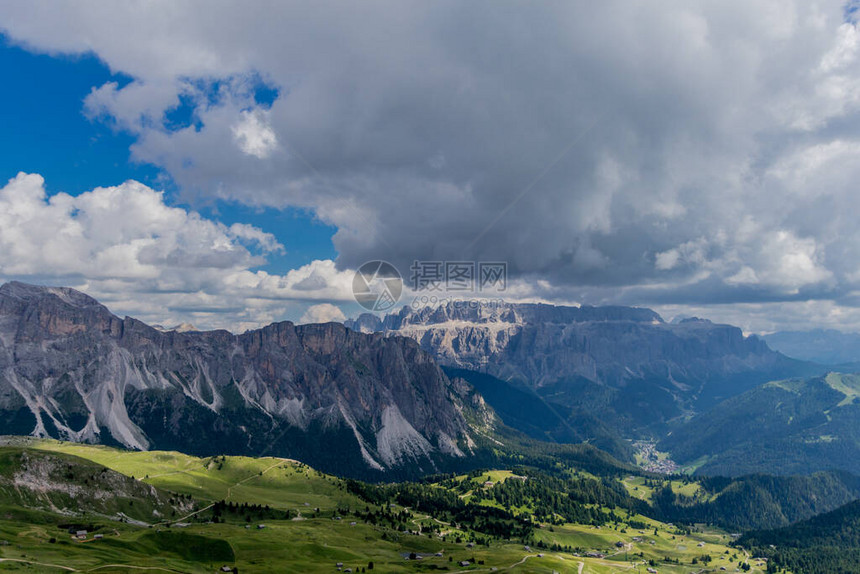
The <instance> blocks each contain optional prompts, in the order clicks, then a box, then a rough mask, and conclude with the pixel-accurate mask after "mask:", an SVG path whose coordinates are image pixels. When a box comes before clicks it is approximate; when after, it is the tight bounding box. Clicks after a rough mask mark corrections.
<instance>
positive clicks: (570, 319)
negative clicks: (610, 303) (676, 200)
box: [347, 302, 806, 435]
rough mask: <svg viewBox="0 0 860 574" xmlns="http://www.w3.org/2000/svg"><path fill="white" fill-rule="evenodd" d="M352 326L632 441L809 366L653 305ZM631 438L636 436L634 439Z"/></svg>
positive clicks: (478, 310)
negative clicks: (412, 346) (398, 340)
mask: <svg viewBox="0 0 860 574" xmlns="http://www.w3.org/2000/svg"><path fill="white" fill-rule="evenodd" d="M347 326H349V327H350V328H353V329H356V330H360V331H363V332H372V331H380V332H384V333H386V334H389V335H405V336H407V337H411V338H413V339H415V340H416V341H418V342H419V343H420V344H421V347H422V348H424V349H426V350H427V351H429V352H431V353H432V354H433V355H434V356H435V357H436V358H437V360H438V361H439V362H440V363H442V364H443V365H448V366H453V367H459V368H465V369H470V370H474V371H479V372H483V373H488V374H490V375H493V376H495V377H497V378H499V379H503V380H505V381H509V382H514V383H516V384H519V385H520V386H521V387H522V388H526V389H532V390H534V391H535V392H536V393H538V394H540V395H541V396H543V397H545V398H547V400H550V401H552V402H554V403H558V404H562V405H566V406H569V407H574V408H579V409H582V412H587V413H590V414H593V415H597V416H599V417H602V416H604V415H605V414H606V415H607V416H606V418H605V420H606V421H612V423H613V424H614V425H615V426H616V427H620V428H622V429H623V430H624V433H625V434H627V435H629V434H631V433H630V432H628V431H629V430H630V429H635V428H642V427H643V426H649V425H652V424H653V423H663V422H666V421H668V420H670V419H672V418H674V417H678V416H680V415H682V414H686V413H689V412H692V411H693V410H696V409H697V408H702V407H704V406H707V405H711V404H714V403H715V402H716V401H717V400H719V399H721V398H725V397H728V396H732V395H735V394H738V393H739V392H742V391H744V390H747V389H749V388H751V387H752V386H754V385H755V384H758V383H761V382H764V381H767V380H770V379H771V378H773V377H778V376H782V375H785V374H786V373H795V372H803V371H804V370H806V366H804V365H803V364H801V363H799V362H797V361H793V360H791V359H788V358H787V357H784V356H783V355H781V354H779V353H777V352H775V351H772V350H771V349H769V348H768V346H767V345H766V344H765V343H764V341H762V340H761V339H759V338H758V337H755V336H750V337H745V336H744V335H743V333H742V332H741V330H740V329H738V328H737V327H733V326H730V325H717V324H714V323H711V322H710V321H705V320H700V319H687V320H684V321H682V322H680V323H678V324H668V323H666V322H664V321H663V320H662V319H661V318H660V316H659V315H658V314H657V313H655V312H654V311H651V310H649V309H641V308H631V307H560V306H553V305H543V304H492V305H476V304H469V303H462V302H449V303H447V304H446V305H443V306H440V307H437V308H434V309H429V308H428V309H419V310H412V309H409V308H404V309H403V310H401V311H400V312H399V313H396V314H392V315H388V316H387V317H385V318H382V319H380V318H377V317H374V316H372V315H362V316H361V317H359V318H358V319H357V320H354V321H348V322H347ZM633 434H635V433H633Z"/></svg>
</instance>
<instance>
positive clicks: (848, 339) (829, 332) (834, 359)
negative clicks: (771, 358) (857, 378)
mask: <svg viewBox="0 0 860 574" xmlns="http://www.w3.org/2000/svg"><path fill="white" fill-rule="evenodd" d="M762 338H763V339H764V340H765V341H766V342H767V344H768V345H770V347H771V348H773V349H776V350H777V351H779V352H781V353H783V354H785V355H788V356H789V357H794V358H796V359H801V360H804V361H814V362H816V363H822V364H824V365H845V364H848V363H855V364H856V363H860V333H843V332H841V331H836V330H834V329H814V330H812V331H779V332H776V333H771V334H770V335H763V336H762Z"/></svg>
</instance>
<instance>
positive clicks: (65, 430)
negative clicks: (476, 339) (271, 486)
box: [0, 283, 471, 475]
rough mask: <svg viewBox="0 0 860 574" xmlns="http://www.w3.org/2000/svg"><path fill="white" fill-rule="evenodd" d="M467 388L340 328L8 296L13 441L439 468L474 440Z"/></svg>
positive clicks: (63, 293) (4, 319) (0, 316)
mask: <svg viewBox="0 0 860 574" xmlns="http://www.w3.org/2000/svg"><path fill="white" fill-rule="evenodd" d="M458 388H459V387H458V386H457V385H453V384H452V383H451V382H450V381H449V380H448V378H447V377H446V376H445V375H444V373H442V371H441V370H440V369H439V367H438V366H437V365H436V363H435V362H434V360H433V358H432V357H431V356H430V355H429V354H428V353H426V352H424V351H422V350H421V349H420V348H419V346H418V345H417V344H416V343H415V342H414V341H412V340H410V339H407V338H400V337H384V336H382V335H381V334H374V335H370V334H362V333H356V332H354V331H351V330H348V329H346V328H344V326H343V325H339V324H335V323H329V324H318V325H303V326H296V325H293V324H292V323H289V322H283V323H275V324H272V325H269V326H267V327H265V328H263V329H259V330H255V331H248V332H246V333H244V334H241V335H234V334H232V333H229V332H227V331H211V332H182V331H181V330H174V331H168V332H163V331H160V330H157V329H155V328H152V327H149V326H147V325H146V324H144V323H142V322H140V321H137V320H135V319H132V318H129V317H126V318H125V319H120V318H118V317H116V316H115V315H113V314H111V313H110V312H109V311H108V309H107V308H105V307H104V306H103V305H101V304H99V303H98V302H97V301H96V300H94V299H92V298H90V297H88V296H87V295H84V294H82V293H79V292H77V291H74V290H72V289H66V288H49V287H36V286H32V285H25V284H22V283H7V284H5V285H3V286H2V287H0V421H2V423H0V432H2V433H6V434H32V435H35V436H53V437H56V438H61V439H67V440H74V441H87V442H106V443H120V444H122V445H124V446H126V447H128V448H135V449H150V448H159V449H171V448H175V449H180V450H183V451H185V452H190V453H194V454H225V453H226V454H230V453H233V454H252V455H261V454H267V455H281V456H295V457H299V458H301V459H302V460H305V461H307V462H309V463H312V464H317V465H318V466H320V467H321V468H324V469H329V470H335V471H340V472H342V473H348V474H356V472H353V471H354V469H355V468H359V467H361V468H364V469H367V470H368V471H369V472H370V469H374V470H375V471H388V470H391V469H396V468H402V467H404V466H407V465H413V466H419V467H421V468H422V469H423V470H424V471H432V470H434V469H435V468H436V466H435V464H436V463H437V462H439V461H443V460H445V459H450V458H451V457H455V458H456V457H463V456H465V454H466V453H467V452H468V445H469V444H470V443H471V439H470V437H469V434H468V433H469V429H468V426H467V424H466V422H465V420H464V417H463V415H462V413H461V410H462V408H463V406H462V403H461V402H460V401H461V398H462V396H461V394H458V391H457V389H458ZM357 474H359V475H360V474H361V473H357Z"/></svg>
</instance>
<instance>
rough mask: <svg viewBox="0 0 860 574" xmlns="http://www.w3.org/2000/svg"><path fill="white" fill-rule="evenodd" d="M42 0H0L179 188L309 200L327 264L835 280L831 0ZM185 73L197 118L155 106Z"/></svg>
mask: <svg viewBox="0 0 860 574" xmlns="http://www.w3.org/2000/svg"><path fill="white" fill-rule="evenodd" d="M50 6H51V7H52V9H51V10H50V11H48V12H44V11H40V10H39V8H38V5H33V4H23V3H22V4H6V5H5V6H3V7H0V22H2V26H3V27H4V28H5V30H6V32H7V33H8V34H9V35H10V37H12V38H13V39H15V40H17V41H19V42H22V43H23V44H24V45H26V46H29V47H31V48H33V49H36V50H44V51H54V52H66V53H74V52H82V51H87V50H91V51H93V52H95V53H96V54H97V55H98V56H99V57H101V58H103V59H104V60H105V61H106V62H107V63H108V64H109V65H110V66H111V67H112V68H113V69H115V70H119V71H122V72H125V73H127V74H129V75H130V76H131V77H133V78H134V82H132V83H131V84H129V85H128V86H125V87H123V88H121V89H120V88H118V87H117V86H116V85H112V84H108V85H105V86H96V87H94V91H93V93H92V94H91V95H90V97H89V98H88V99H87V101H86V104H85V105H86V109H87V112H88V113H90V114H91V115H92V116H93V117H95V118H101V119H102V120H106V121H110V122H113V123H116V125H117V126H119V127H120V128H121V129H125V130H128V131H130V132H131V133H133V134H135V135H136V136H137V140H136V143H135V144H134V146H133V148H132V151H133V155H134V157H135V158H136V159H138V160H141V161H146V162H152V163H155V164H157V165H159V166H162V167H164V168H165V169H166V170H168V172H169V173H170V174H171V176H172V177H173V178H174V179H175V181H176V182H177V183H178V184H179V185H180V187H181V188H182V189H183V190H184V192H185V193H186V194H187V195H188V197H192V198H193V197H196V196H200V197H213V196H214V197H221V198H226V199H232V200H238V201H241V202H245V203H248V204H254V205H267V206H276V207H284V206H301V207H306V208H310V209H312V210H313V211H314V212H315V213H316V214H317V215H318V216H319V217H320V218H321V219H323V220H324V221H326V222H328V223H331V224H334V225H336V226H337V228H338V230H339V231H338V233H337V235H336V236H335V239H334V240H335V244H336V247H337V250H338V252H339V253H340V258H339V260H338V262H337V263H338V266H339V267H340V268H343V269H346V268H355V267H357V266H358V265H360V264H361V263H362V262H364V261H366V260H369V259H387V260H390V261H392V262H394V263H395V264H397V265H398V266H400V267H401V268H404V269H405V268H408V267H409V264H410V263H411V262H412V261H413V260H415V259H440V260H458V259H460V260H462V259H468V260H502V261H507V262H509V265H510V269H511V271H512V272H513V273H514V274H516V275H517V276H520V277H523V278H526V279H528V280H529V281H530V282H532V284H534V285H541V287H540V288H539V289H537V288H536V293H538V294H540V295H542V296H546V297H553V296H556V297H562V298H567V299H576V300H585V301H587V302H608V301H610V300H611V301H618V302H626V303H638V304H659V305H669V306H671V305H684V304H688V305H706V304H708V303H717V304H731V303H756V304H758V303H768V302H773V303H775V304H777V303H778V304H782V303H784V302H792V301H806V300H809V299H812V300H822V301H829V302H834V301H836V302H850V301H853V300H854V299H853V297H854V296H853V295H852V294H853V292H854V291H855V290H856V289H857V288H858V282H860V235H858V231H857V229H858V226H857V225H856V222H857V220H858V217H860V201H857V200H856V199H855V195H856V191H855V190H856V181H857V175H858V166H860V161H858V160H860V138H858V132H857V127H858V125H860V123H858V121H859V120H860V116H858V105H860V68H858V65H860V61H858V59H857V51H858V43H860V38H858V32H857V29H856V28H855V26H854V24H853V23H852V22H850V21H845V16H844V14H845V11H844V6H843V5H842V3H840V2H809V1H805V0H804V1H797V2H790V1H779V2H776V1H758V2H755V1H753V2H751V1H749V0H744V1H736V2H735V1H723V0H721V1H715V2H696V3H690V2H681V1H678V2H661V3H653V2H647V3H646V2H626V1H625V2H612V1H607V2H542V3H519V2H498V1H495V0H494V1H485V2H481V1H477V2H474V1H473V2H432V3H418V2H371V3H348V2H308V3H271V4H267V3H262V2H257V3H251V4H247V3H242V4H239V3H211V2H206V3H174V2H171V3H164V4H158V3H149V4H139V5H138V4H135V5H131V4H121V5H107V6H106V5H104V4H95V3H93V4H88V3H77V4H65V5H56V4H53V3H52V4H51V5H50ZM261 79H262V81H264V82H266V83H268V84H269V85H270V86H272V87H274V88H277V90H278V97H277V99H275V101H274V102H273V103H272V104H271V106H269V105H268V104H266V105H262V104H259V103H256V102H255V100H254V97H253V92H254V90H253V84H254V83H255V82H259V81H261ZM215 80H218V81H217V82H215ZM180 95H182V96H183V97H184V98H185V99H186V101H188V100H189V99H190V100H191V101H195V102H196V103H197V104H196V110H195V114H196V117H197V119H198V120H199V122H198V124H199V125H197V126H195V125H191V126H188V127H187V128H184V129H168V128H166V127H165V122H164V116H165V113H166V112H168V111H169V110H170V109H171V108H174V107H176V106H177V105H178V104H179V96H180ZM201 126H202V127H201ZM852 305H853V304H852Z"/></svg>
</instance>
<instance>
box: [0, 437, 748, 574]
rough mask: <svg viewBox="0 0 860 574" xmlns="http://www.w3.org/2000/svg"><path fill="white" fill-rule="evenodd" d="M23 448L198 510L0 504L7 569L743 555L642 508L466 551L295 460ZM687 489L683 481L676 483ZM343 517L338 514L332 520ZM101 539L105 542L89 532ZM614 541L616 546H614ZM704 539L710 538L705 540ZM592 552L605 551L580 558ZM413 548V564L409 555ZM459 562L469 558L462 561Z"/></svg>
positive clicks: (484, 567)
mask: <svg viewBox="0 0 860 574" xmlns="http://www.w3.org/2000/svg"><path fill="white" fill-rule="evenodd" d="M25 444H26V445H27V446H29V447H30V448H35V449H38V450H42V451H49V452H59V453H63V454H67V455H74V456H78V457H81V458H83V459H86V460H90V461H93V462H96V463H99V464H102V465H105V466H107V467H109V468H111V469H113V470H116V471H118V472H121V473H123V474H126V475H128V476H134V477H135V478H137V479H138V480H142V481H144V482H146V483H148V484H151V485H154V486H157V487H159V488H162V489H165V490H169V491H171V492H176V493H181V494H190V495H192V496H193V497H194V498H195V499H197V500H198V501H199V503H198V509H199V510H200V513H199V514H197V515H189V516H187V517H174V518H171V519H170V521H169V522H165V521H164V519H162V521H156V520H153V522H152V524H151V525H150V526H134V525H131V524H127V523H121V522H117V521H114V520H109V519H107V517H100V516H86V517H62V516H58V515H56V514H52V513H51V512H45V511H35V510H23V509H19V508H7V507H0V570H17V571H27V572H146V571H169V572H215V571H217V570H218V569H219V568H220V567H222V566H225V565H226V566H229V567H230V568H234V567H235V568H237V569H238V571H239V572H336V571H337V567H336V564H337V563H342V564H343V566H342V568H343V570H345V569H347V568H351V569H352V571H353V572H361V571H362V568H363V569H364V570H365V571H370V570H369V566H370V563H373V570H372V571H373V572H382V573H386V572H391V573H393V572H449V573H453V572H489V571H493V569H496V571H504V572H545V573H550V572H553V571H556V572H560V573H561V572H577V573H579V572H581V573H583V574H591V573H594V574H609V573H613V572H619V573H620V572H642V573H645V572H646V567H648V564H647V561H648V560H652V559H653V560H659V561H663V560H665V558H670V559H672V560H677V561H679V563H680V564H679V565H674V564H672V565H669V564H660V565H659V566H658V567H656V569H657V571H658V572H661V573H678V574H680V573H693V572H709V571H710V572H722V570H720V567H724V568H726V570H725V571H729V572H734V571H735V570H736V568H737V567H738V566H739V564H740V559H742V558H743V555H742V554H741V553H740V551H739V550H737V549H730V548H728V547H727V546H725V544H726V543H727V542H729V541H730V539H729V537H728V536H727V535H725V534H724V533H720V532H717V531H707V532H703V533H694V534H691V535H689V536H680V535H677V534H676V533H675V529H674V528H673V527H671V526H669V525H664V524H661V523H659V522H656V521H653V520H650V519H648V518H645V517H643V516H639V515H636V516H634V517H632V519H635V520H638V521H640V522H643V523H645V524H647V525H648V528H647V530H642V531H639V530H635V529H632V528H624V525H621V526H620V528H619V530H615V529H614V528H611V527H608V526H604V527H602V528H596V527H593V526H586V525H573V524H564V525H555V526H549V525H543V526H542V527H541V528H539V529H537V530H536V534H535V537H534V538H535V539H534V542H532V547H530V548H528V549H527V548H526V547H525V546H524V545H523V544H520V543H513V542H497V541H494V542H492V543H491V544H490V546H489V547H487V546H483V545H480V544H478V545H475V546H473V547H470V546H467V544H469V541H470V540H474V535H473V533H470V532H468V531H464V530H462V529H458V528H456V526H455V525H451V524H447V523H444V522H441V521H438V520H435V519H433V518H431V517H429V516H428V515H426V514H423V513H417V512H413V513H412V517H411V519H410V520H409V528H410V529H414V530H415V531H416V532H417V531H418V530H419V527H420V526H423V525H430V524H434V525H435V526H437V527H440V526H441V528H440V530H441V536H440V535H438V534H430V535H428V534H426V533H424V534H415V533H411V532H397V531H394V530H392V529H391V528H388V527H382V526H375V525H371V524H366V523H364V522H363V521H362V520H360V519H359V518H358V517H355V516H352V515H350V514H348V513H347V512H345V509H346V508H350V509H352V510H356V509H364V508H365V507H366V503H365V502H364V501H362V500H360V499H359V498H357V497H356V496H354V495H352V494H350V493H348V492H347V491H346V489H345V488H344V483H343V482H342V481H341V480H340V479H337V478H335V477H331V476H327V475H324V474H322V473H319V472H317V471H315V470H313V469H311V468H308V467H307V466H305V465H302V464H301V463H297V462H294V461H289V460H285V459H276V458H260V459H253V458H247V457H214V458H197V457H192V456H187V455H183V454H180V453H174V452H128V451H122V450H117V449H112V448H107V447H101V446H87V445H79V444H71V443H61V442H57V441H30V440H28V441H26V443H25ZM512 476H513V473H511V472H509V471H487V472H483V473H481V475H480V476H479V477H478V482H479V483H480V484H483V482H484V481H486V480H487V479H489V480H490V481H491V482H499V481H504V480H511V479H512V478H511V477H512ZM463 479H465V477H460V480H463ZM636 484H637V483H636V481H634V480H627V481H625V485H627V486H628V488H633V487H635V486H636ZM686 486H688V485H683V484H682V483H679V487H686ZM674 487H675V485H674V484H673V488H674ZM467 496H471V493H470V494H468V495H467ZM222 499H223V500H227V501H232V502H235V503H250V504H255V505H261V506H265V505H267V506H269V507H271V508H272V509H282V510H288V511H290V515H289V516H290V518H289V519H276V520H269V519H257V518H252V517H250V516H243V515H242V513H239V514H236V515H230V516H225V517H224V518H223V519H222V520H223V522H218V523H212V522H209V518H207V516H209V515H207V514H206V511H207V509H209V508H210V507H211V504H212V502H214V501H218V500H222ZM392 510H396V511H400V510H402V508H400V507H394V508H393V509H392ZM524 510H527V509H524ZM210 512H211V511H210ZM340 514H343V516H342V517H341V518H342V519H337V518H338V517H339V516H340ZM62 522H81V523H85V524H89V525H91V527H94V529H92V530H91V531H90V532H89V534H88V538H87V540H85V541H79V540H75V539H72V537H71V535H70V534H69V533H68V532H67V528H66V527H63V528H60V527H59V526H58V524H61V523H62ZM177 523H179V524H177ZM259 526H264V527H263V528H260V527H259ZM655 528H656V529H657V533H656V534H655V532H654V529H655ZM622 529H624V530H626V532H622V531H621V530H622ZM425 532H426V530H425ZM94 534H100V535H101V536H102V538H99V539H94V537H93V535H94ZM442 536H444V538H442ZM634 537H638V538H639V540H634ZM458 538H459V539H460V540H459V542H458V541H457V539H458ZM52 539H53V541H52ZM539 542H543V543H545V544H546V545H547V546H549V547H552V545H554V544H557V545H559V546H560V547H570V548H571V550H570V551H569V552H559V551H552V550H541V549H539V548H538V547H537V546H536V545H537V544H538V543H539ZM618 542H620V543H621V546H616V543H618ZM652 542H653V544H652ZM700 542H705V543H706V544H705V545H704V546H701V547H700V546H698V544H699V543H700ZM573 549H576V550H573ZM727 550H728V554H727V553H726V551H727ZM595 551H596V552H601V553H602V554H604V555H605V556H603V557H588V556H585V553H586V552H595ZM575 552H576V553H579V554H581V555H580V556H576V555H575ZM411 553H415V554H416V556H415V558H418V559H412V560H410V559H409V557H410V554H411ZM437 553H441V556H437V555H436V554H437ZM640 553H641V555H640ZM705 554H707V555H709V556H710V557H711V558H712V559H713V560H712V562H711V563H710V564H708V565H706V564H704V563H702V562H699V563H698V564H693V563H692V560H693V559H694V558H699V557H701V556H703V555H705ZM464 560H465V561H469V563H470V564H469V565H468V566H459V562H460V561H464ZM751 571H752V572H757V573H762V572H764V568H758V567H755V566H753V568H752V570H751Z"/></svg>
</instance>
